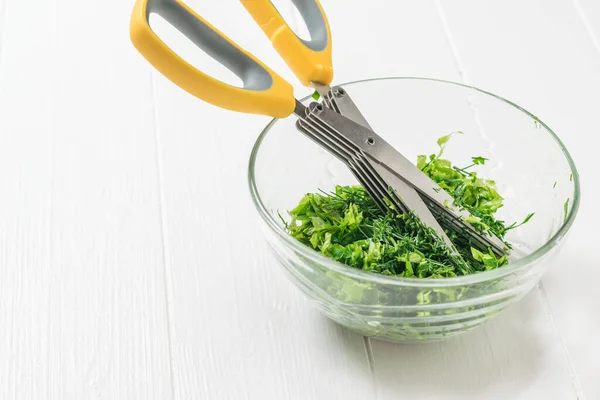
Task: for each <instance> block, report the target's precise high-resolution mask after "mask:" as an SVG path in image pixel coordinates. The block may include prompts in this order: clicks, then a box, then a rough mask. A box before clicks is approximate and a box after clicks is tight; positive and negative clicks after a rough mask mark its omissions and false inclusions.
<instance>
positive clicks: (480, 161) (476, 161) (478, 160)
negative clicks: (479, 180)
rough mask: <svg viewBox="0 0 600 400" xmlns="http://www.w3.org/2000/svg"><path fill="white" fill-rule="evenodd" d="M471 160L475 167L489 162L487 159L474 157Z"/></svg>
mask: <svg viewBox="0 0 600 400" xmlns="http://www.w3.org/2000/svg"><path fill="white" fill-rule="evenodd" d="M471 160H473V165H483V164H485V162H486V161H488V159H487V158H483V157H472V158H471Z"/></svg>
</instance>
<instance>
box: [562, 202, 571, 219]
mask: <svg viewBox="0 0 600 400" xmlns="http://www.w3.org/2000/svg"><path fill="white" fill-rule="evenodd" d="M569 200H571V199H570V198H568V199H567V201H565V205H564V206H563V209H564V210H565V218H564V221H566V220H567V216H568V215H569Z"/></svg>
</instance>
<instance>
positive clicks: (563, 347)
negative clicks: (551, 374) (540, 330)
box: [537, 282, 585, 400]
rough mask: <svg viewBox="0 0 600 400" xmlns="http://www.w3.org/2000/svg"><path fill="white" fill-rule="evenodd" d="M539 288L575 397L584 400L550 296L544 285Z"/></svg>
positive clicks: (541, 284) (540, 284)
mask: <svg viewBox="0 0 600 400" xmlns="http://www.w3.org/2000/svg"><path fill="white" fill-rule="evenodd" d="M537 288H538V291H539V292H540V299H541V303H542V305H543V307H544V308H545V309H546V314H547V315H548V318H549V319H550V323H551V324H552V327H553V328H554V330H555V331H556V333H557V335H558V343H559V344H560V349H561V350H562V353H563V357H564V359H565V362H566V363H567V369H568V372H569V377H570V378H571V384H572V385H573V390H574V391H575V396H576V397H577V400H584V399H585V394H584V392H583V387H582V386H581V382H580V381H579V378H578V377H577V373H576V371H575V365H574V363H573V359H572V358H571V353H570V352H569V349H568V347H567V344H566V343H565V340H564V338H563V335H562V332H561V330H560V328H559V326H558V323H557V322H556V319H555V318H554V313H553V312H552V307H551V306H550V301H549V300H548V295H547V293H546V290H545V289H544V283H543V282H540V283H539V284H538V286H537Z"/></svg>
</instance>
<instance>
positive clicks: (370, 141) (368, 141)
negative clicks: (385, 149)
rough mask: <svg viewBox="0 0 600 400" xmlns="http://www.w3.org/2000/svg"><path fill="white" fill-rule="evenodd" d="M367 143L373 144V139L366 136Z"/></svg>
mask: <svg viewBox="0 0 600 400" xmlns="http://www.w3.org/2000/svg"><path fill="white" fill-rule="evenodd" d="M367 144H368V145H371V146H373V145H374V144H375V140H374V139H373V138H368V139H367Z"/></svg>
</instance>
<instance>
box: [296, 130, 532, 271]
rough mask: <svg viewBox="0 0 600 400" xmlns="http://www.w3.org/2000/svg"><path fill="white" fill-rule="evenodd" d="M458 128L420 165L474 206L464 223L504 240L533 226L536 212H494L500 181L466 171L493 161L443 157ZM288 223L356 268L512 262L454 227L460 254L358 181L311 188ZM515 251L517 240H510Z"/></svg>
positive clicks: (300, 236) (475, 267) (457, 199)
mask: <svg viewBox="0 0 600 400" xmlns="http://www.w3.org/2000/svg"><path fill="white" fill-rule="evenodd" d="M456 133H458V134H461V133H462V132H454V133H451V134H449V135H446V136H443V137H441V138H440V139H439V140H438V141H437V144H438V146H439V148H440V150H439V152H438V154H432V155H430V156H428V157H427V156H425V155H419V156H418V158H417V167H418V168H419V169H421V170H422V171H423V172H424V173H425V174H427V175H428V176H429V177H430V178H431V179H432V180H433V181H435V182H436V183H437V184H438V185H439V188H438V189H440V190H442V189H443V190H445V191H446V192H448V193H449V194H450V195H451V196H452V197H453V199H454V204H448V203H445V204H444V206H446V207H451V206H454V207H458V208H463V209H466V210H468V211H470V213H471V216H469V217H467V218H466V219H465V220H466V221H467V222H468V223H470V224H471V225H473V226H474V227H475V228H476V229H478V230H480V231H482V232H487V233H492V234H495V235H496V236H498V237H499V238H501V239H502V240H504V236H505V235H506V232H508V231H509V230H512V229H515V228H517V227H519V226H521V225H523V224H525V223H527V222H528V221H529V220H530V219H531V218H532V217H533V215H534V214H533V213H532V214H529V215H527V217H526V218H525V220H524V221H523V222H521V223H520V224H518V225H517V224H516V223H513V224H512V225H509V226H506V225H505V223H504V221H500V220H497V219H496V218H495V217H494V214H495V212H496V211H497V210H498V209H499V208H500V207H502V205H503V204H502V202H503V198H502V197H501V196H500V194H499V193H498V192H497V191H496V188H495V182H494V181H492V180H485V179H482V178H480V177H478V175H477V173H476V172H475V171H467V169H469V168H472V167H474V166H476V165H483V164H484V163H485V161H487V159H486V158H483V157H473V158H472V161H473V164H472V165H469V166H467V167H464V168H458V167H456V166H453V165H452V163H451V162H450V161H449V160H446V159H443V158H441V157H442V155H443V152H444V148H445V146H446V144H447V143H448V141H449V140H450V138H451V137H452V135H454V134H456ZM289 215H290V216H291V222H290V223H286V227H287V229H288V231H289V233H290V234H291V236H292V237H294V238H296V239H297V240H299V241H300V242H302V243H304V244H306V245H307V246H310V247H311V248H313V249H315V250H316V251H319V252H320V253H322V254H323V255H325V256H327V257H329V258H331V259H333V260H336V261H338V262H341V263H343V264H345V265H347V266H349V267H353V268H358V269H362V270H364V271H371V272H375V273H380V274H383V275H394V276H400V277H411V278H412V277H416V278H445V277H453V276H461V275H467V274H471V273H478V272H482V271H488V270H491V269H495V268H499V267H502V266H504V265H506V264H508V259H507V257H506V256H504V257H500V258H498V257H497V256H496V255H495V254H494V253H493V252H492V251H491V249H488V251H487V252H482V251H480V250H477V249H474V248H472V247H471V245H470V240H469V238H468V237H467V236H466V235H465V234H462V235H461V234H458V233H456V232H454V231H447V234H448V236H449V238H450V240H452V242H453V243H454V245H455V247H456V249H457V250H458V252H459V254H460V257H457V256H455V255H453V254H452V253H451V252H450V250H449V249H448V248H447V246H446V245H445V244H444V243H443V242H441V241H440V240H439V238H438V237H437V236H436V235H435V234H434V231H433V229H431V228H429V227H426V226H425V225H423V224H422V223H421V221H420V220H419V219H418V218H417V217H416V216H415V215H414V214H413V213H412V212H408V213H402V214H397V213H394V212H391V211H388V212H387V213H384V212H382V211H381V210H380V208H379V207H378V206H377V203H376V202H375V201H374V200H373V199H372V198H371V197H370V196H369V195H368V193H367V192H366V190H365V189H364V188H363V187H362V186H359V185H356V186H340V185H338V186H336V187H335V191H334V192H332V193H326V192H322V193H308V194H306V195H305V196H304V197H303V198H302V200H301V201H300V203H299V204H298V205H297V206H296V207H295V208H294V209H293V210H291V211H289ZM505 244H506V245H507V246H508V247H509V248H510V247H511V246H510V244H509V243H507V242H505Z"/></svg>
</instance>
